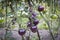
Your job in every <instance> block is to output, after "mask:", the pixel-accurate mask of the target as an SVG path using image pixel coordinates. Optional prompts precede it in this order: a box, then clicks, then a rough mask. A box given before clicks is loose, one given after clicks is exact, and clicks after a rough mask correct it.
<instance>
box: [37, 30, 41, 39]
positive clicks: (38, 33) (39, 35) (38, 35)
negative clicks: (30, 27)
mask: <svg viewBox="0 0 60 40" xmlns="http://www.w3.org/2000/svg"><path fill="white" fill-rule="evenodd" d="M37 35H38V38H39V40H41V38H40V35H39V31H38V30H37Z"/></svg>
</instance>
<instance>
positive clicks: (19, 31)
mask: <svg viewBox="0 0 60 40" xmlns="http://www.w3.org/2000/svg"><path fill="white" fill-rule="evenodd" d="M18 33H19V35H21V36H23V35H24V34H25V33H26V30H25V29H19V30H18Z"/></svg>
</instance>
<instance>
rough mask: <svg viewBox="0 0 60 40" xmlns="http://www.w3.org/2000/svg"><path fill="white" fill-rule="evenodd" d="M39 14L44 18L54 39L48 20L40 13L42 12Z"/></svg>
mask: <svg viewBox="0 0 60 40" xmlns="http://www.w3.org/2000/svg"><path fill="white" fill-rule="evenodd" d="M40 15H41V16H42V17H43V19H44V20H45V22H46V23H47V25H48V28H49V32H50V35H51V37H52V39H53V40H55V38H54V36H53V34H52V31H51V28H50V25H49V22H48V20H46V19H45V18H44V16H43V15H42V13H40Z"/></svg>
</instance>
